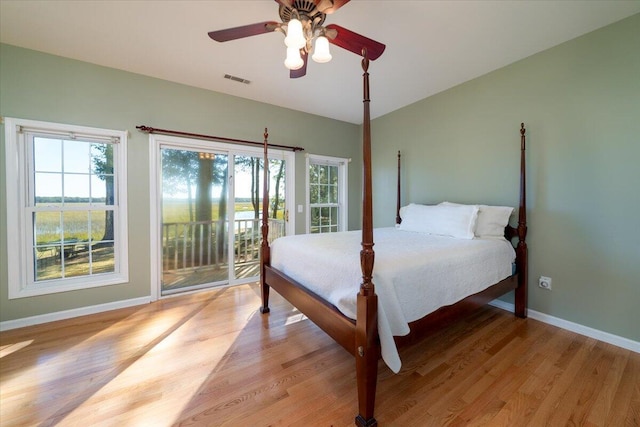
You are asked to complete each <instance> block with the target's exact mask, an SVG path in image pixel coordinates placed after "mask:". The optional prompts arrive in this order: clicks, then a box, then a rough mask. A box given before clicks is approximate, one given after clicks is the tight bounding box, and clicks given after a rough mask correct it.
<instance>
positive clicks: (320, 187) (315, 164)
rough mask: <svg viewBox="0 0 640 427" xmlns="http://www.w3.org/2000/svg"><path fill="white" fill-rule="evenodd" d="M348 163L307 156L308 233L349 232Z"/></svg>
mask: <svg viewBox="0 0 640 427" xmlns="http://www.w3.org/2000/svg"><path fill="white" fill-rule="evenodd" d="M348 162H349V161H348V159H340V158H336V157H325V156H316V155H308V156H307V171H308V175H307V201H308V205H307V212H308V214H309V217H308V218H307V233H332V232H336V231H344V230H346V224H347V164H348Z"/></svg>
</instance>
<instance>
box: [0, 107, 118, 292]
mask: <svg viewBox="0 0 640 427" xmlns="http://www.w3.org/2000/svg"><path fill="white" fill-rule="evenodd" d="M4 122H5V155H6V180H5V181H6V182H5V185H6V194H7V217H6V218H7V219H6V220H7V261H8V278H9V286H8V293H9V299H16V298H24V297H32V296H37V295H46V294H53V293H58V292H66V291H72V290H78V289H87V288H94V287H98V286H106V285H115V284H121V283H127V282H128V281H129V267H128V259H129V257H128V246H129V245H128V226H127V136H128V135H127V132H126V131H117V130H108V129H99V128H91V127H85V126H75V125H67V124H60V123H49V122H42V121H35V120H25V119H16V118H8V117H7V118H5V119H4ZM36 132H37V133H39V134H42V135H44V136H47V135H51V136H58V137H62V138H74V137H80V138H83V137H84V138H89V139H92V140H102V141H111V142H114V144H113V146H114V150H113V155H114V185H115V201H114V206H113V211H114V239H115V243H114V256H115V260H114V261H115V266H114V272H113V273H102V274H96V275H86V276H76V277H69V278H63V279H53V280H43V281H35V279H34V277H35V274H34V269H35V262H34V255H33V246H32V245H33V242H32V237H30V236H32V233H33V230H32V229H30V228H31V227H32V223H31V219H30V218H31V216H30V214H29V213H28V212H29V210H28V204H29V200H30V199H29V191H30V189H29V188H30V186H31V183H30V182H31V181H30V180H31V175H32V174H33V169H32V167H33V163H32V161H30V160H29V159H30V158H31V159H32V158H33V155H31V156H30V155H29V154H30V147H29V144H28V142H27V137H26V133H36ZM31 209H33V208H31Z"/></svg>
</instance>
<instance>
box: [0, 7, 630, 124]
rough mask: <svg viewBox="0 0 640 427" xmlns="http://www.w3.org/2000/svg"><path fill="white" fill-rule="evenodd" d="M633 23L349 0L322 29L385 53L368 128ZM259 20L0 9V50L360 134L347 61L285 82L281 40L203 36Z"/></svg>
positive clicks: (185, 11)
mask: <svg viewBox="0 0 640 427" xmlns="http://www.w3.org/2000/svg"><path fill="white" fill-rule="evenodd" d="M639 12H640V0H634V1H613V0H607V1H597V0H587V1H581V0H571V1H541V0H534V1H528V0H518V1H516V0H513V1H506V0H500V1H480V0H474V1H399V0H395V1H363V0H353V1H351V2H349V3H347V4H346V5H344V6H343V7H342V8H340V9H339V10H338V11H337V12H336V13H334V14H332V15H328V16H327V19H326V21H325V25H326V24H330V23H335V24H338V25H340V26H342V27H345V28H347V29H349V30H352V31H355V32H357V33H359V34H362V35H365V36H367V37H369V38H372V39H375V40H377V41H379V42H382V43H384V44H386V46H387V48H386V51H385V53H384V54H383V55H382V56H381V57H380V58H379V59H378V60H376V61H373V62H371V65H370V67H369V72H370V74H371V116H372V117H373V118H375V117H378V116H381V115H384V114H386V113H389V112H391V111H393V110H396V109H398V108H401V107H403V106H405V105H408V104H411V103H413V102H415V101H418V100H420V99H423V98H425V97H427V96H430V95H433V94H435V93H438V92H441V91H443V90H445V89H447V88H450V87H452V86H455V85H457V84H460V83H462V82H465V81H468V80H470V79H473V78H475V77H478V76H480V75H483V74H485V73H488V72H490V71H492V70H495V69H498V68H500V67H503V66H505V65H507V64H510V63H513V62H515V61H518V60H520V59H523V58H525V57H527V56H530V55H532V54H534V53H536V52H540V51H542V50H544V49H547V48H549V47H552V46H555V45H558V44H560V43H562V42H564V41H567V40H570V39H572V38H575V37H577V36H580V35H582V34H585V33H587V32H590V31H593V30H595V29H597V28H600V27H602V26H605V25H608V24H610V23H613V22H615V21H618V20H620V19H623V18H625V17H627V16H630V15H633V14H635V13H639ZM267 20H273V21H279V16H278V4H277V3H276V2H275V1H272V0H261V1H241V0H234V1H169V0H162V1H151V0H142V1H133V0H129V1H124V0H123V1H108V0H105V1H95V0H84V1H77V0H74V1H66V0H57V1H53V0H30V1H26V0H0V41H1V42H2V43H8V44H11V45H16V46H20V47H25V48H29V49H34V50H38V51H43V52H48V53H52V54H55V55H60V56H64V57H68V58H74V59H78V60H81V61H86V62H91V63H94V64H99V65H104V66H107V67H113V68H117V69H122V70H127V71H131V72H134V73H139V74H144V75H148V76H153V77H157V78H161V79H165V80H170V81H174V82H179V83H184V84H187V85H191V86H195V87H199V88H204V89H209V90H213V91H216V92H222V93H227V94H230V95H235V96H239V97H243V98H248V99H253V100H256V101H261V102H266V103H269V104H273V105H278V106H282V107H286V108H291V109H294V110H299V111H304V112H308V113H312V114H317V115H320V116H325V117H330V118H333V119H338V120H342V121H346V122H351V123H356V124H358V123H361V122H362V107H361V105H362V104H361V102H362V69H361V66H360V57H358V56H356V55H354V54H353V53H350V52H348V51H345V50H343V49H340V48H338V47H337V46H332V54H333V60H332V61H331V62H329V63H327V64H317V63H314V62H312V61H310V63H309V66H308V68H307V75H306V76H305V77H303V78H300V79H289V73H288V70H286V69H285V67H284V65H283V60H284V56H285V47H284V43H283V38H284V36H283V35H282V34H281V33H279V32H275V33H268V34H262V35H259V36H254V37H249V38H245V39H240V40H234V41H229V42H226V43H218V42H215V41H213V40H211V39H210V38H209V37H208V36H207V33H208V32H209V31H212V30H219V29H224V28H228V27H235V26H240V25H246V24H251V23H255V22H261V21H267ZM225 74H231V75H234V76H238V77H242V78H244V79H247V80H249V81H251V84H249V85H244V84H241V83H237V82H234V81H231V80H228V79H225V78H224V77H223V76H224V75H225Z"/></svg>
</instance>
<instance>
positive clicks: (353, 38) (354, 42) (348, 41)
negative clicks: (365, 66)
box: [325, 24, 386, 61]
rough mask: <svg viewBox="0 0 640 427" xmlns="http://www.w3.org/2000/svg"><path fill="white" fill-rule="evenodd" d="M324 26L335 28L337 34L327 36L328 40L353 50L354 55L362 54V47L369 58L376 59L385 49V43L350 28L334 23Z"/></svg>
mask: <svg viewBox="0 0 640 427" xmlns="http://www.w3.org/2000/svg"><path fill="white" fill-rule="evenodd" d="M325 28H327V29H328V30H336V31H337V34H336V36H335V37H334V38H333V39H332V38H330V37H329V42H331V43H333V44H335V45H336V46H340V47H341V48H343V49H346V50H348V51H349V52H353V53H355V54H356V55H362V48H365V47H366V48H367V53H368V54H369V59H370V60H372V61H373V60H376V59H378V58H379V57H380V55H382V53H383V52H384V49H385V47H386V46H385V45H383V44H382V43H380V42H377V41H375V40H372V39H370V38H368V37H365V36H362V35H360V34H358V33H354V32H353V31H351V30H347V29H346V28H343V27H341V26H339V25H336V24H329V25H327V26H326V27H325Z"/></svg>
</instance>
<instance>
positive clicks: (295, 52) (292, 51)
mask: <svg viewBox="0 0 640 427" xmlns="http://www.w3.org/2000/svg"><path fill="white" fill-rule="evenodd" d="M303 65H304V61H303V60H302V56H300V49H298V48H295V47H287V57H286V58H285V60H284V66H285V67H287V68H288V69H290V70H299V69H300V68H302V66H303Z"/></svg>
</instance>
